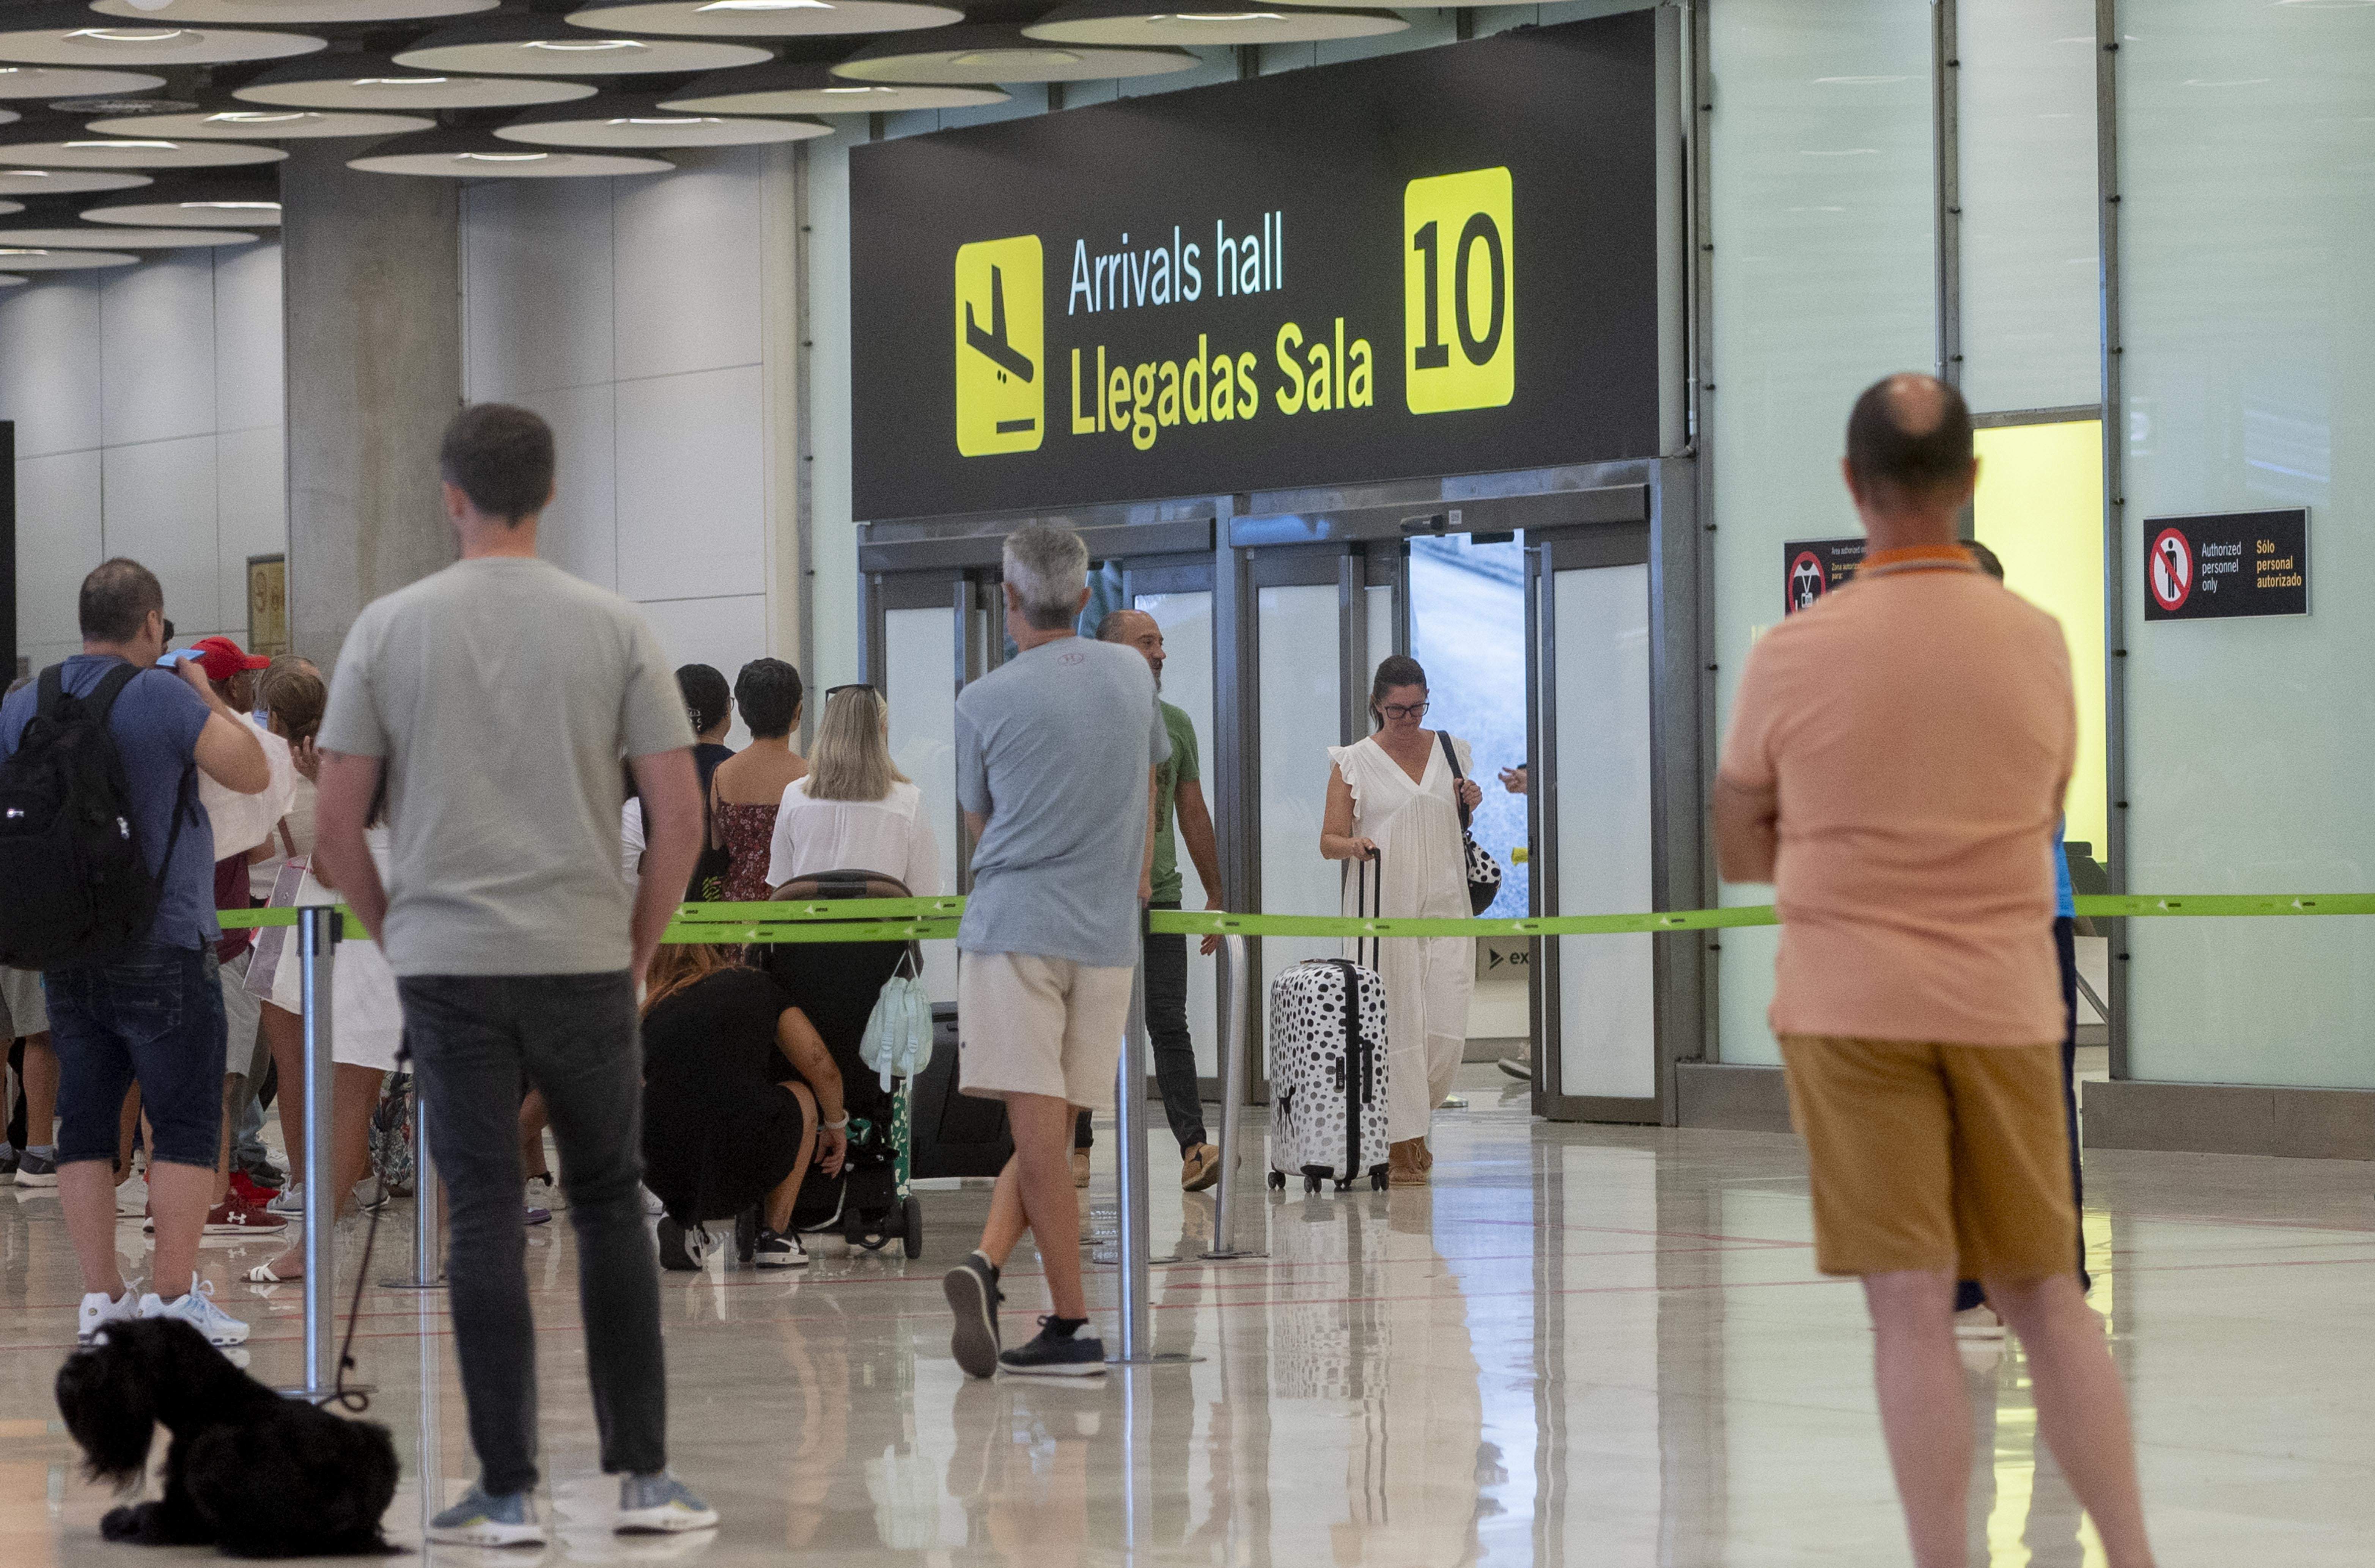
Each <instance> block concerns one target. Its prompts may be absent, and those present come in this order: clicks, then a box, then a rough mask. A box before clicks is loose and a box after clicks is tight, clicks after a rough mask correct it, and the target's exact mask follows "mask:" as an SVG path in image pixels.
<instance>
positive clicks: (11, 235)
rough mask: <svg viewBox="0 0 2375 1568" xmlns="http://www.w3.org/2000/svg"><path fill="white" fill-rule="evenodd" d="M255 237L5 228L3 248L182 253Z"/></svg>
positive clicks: (0, 233) (216, 232)
mask: <svg viewBox="0 0 2375 1568" xmlns="http://www.w3.org/2000/svg"><path fill="white" fill-rule="evenodd" d="M254 243H255V236H254V235H253V234H247V233H242V232H240V231H238V230H230V229H96V228H93V229H6V228H0V245H31V246H34V247H36V248H39V249H51V248H55V247H64V248H65V249H68V250H80V249H84V248H86V247H89V246H96V245H104V246H107V247H109V248H110V249H112V250H119V251H180V250H189V249H194V248H199V247H206V246H214V245H253V244H254Z"/></svg>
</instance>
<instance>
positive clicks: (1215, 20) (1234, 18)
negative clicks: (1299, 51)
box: [1022, 0, 1410, 45]
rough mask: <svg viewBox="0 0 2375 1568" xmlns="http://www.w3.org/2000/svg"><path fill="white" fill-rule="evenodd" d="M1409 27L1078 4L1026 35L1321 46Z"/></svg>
mask: <svg viewBox="0 0 2375 1568" xmlns="http://www.w3.org/2000/svg"><path fill="white" fill-rule="evenodd" d="M1175 4H1176V0H1175ZM1409 26H1410V23H1408V22H1406V21H1404V20H1402V18H1400V17H1398V16H1396V15H1394V14H1393V13H1392V12H1391V11H1329V10H1318V9H1313V8H1307V7H1304V6H1267V5H1255V6H1247V5H1235V6H1232V5H1226V4H1223V5H1212V4H1209V3H1208V4H1205V5H1201V6H1199V5H1194V4H1190V5H1189V6H1187V7H1185V8H1183V9H1180V10H1176V11H1164V10H1161V9H1158V8H1157V7H1155V6H1150V5H1148V4H1147V3H1146V0H1072V3H1071V4H1069V5H1064V6H1058V7H1056V9H1054V10H1052V11H1050V12H1048V13H1047V14H1046V16H1044V17H1042V18H1039V19H1038V20H1037V21H1035V22H1033V23H1032V24H1031V25H1030V26H1028V27H1026V28H1024V29H1022V33H1023V36H1024V37H1026V38H1035V39H1039V40H1042V41H1046V42H1049V43H1094V44H1117V45H1132V44H1174V45H1193V44H1199V43H1222V44H1238V43H1315V42H1319V41H1325V40H1328V39H1336V38H1374V37H1376V36H1377V35H1378V34H1380V33H1388V32H1401V31H1403V30H1404V29H1407V28H1409Z"/></svg>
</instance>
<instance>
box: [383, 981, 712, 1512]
mask: <svg viewBox="0 0 2375 1568" xmlns="http://www.w3.org/2000/svg"><path fill="white" fill-rule="evenodd" d="M396 992H397V995H398V996H401V997H402V998H403V1001H404V1030H405V1041H406V1043H407V1044H408V1045H409V1046H410V1047H411V1050H412V1056H413V1061H414V1063H415V1065H416V1067H417V1068H418V1071H419V1085H420V1108H421V1113H422V1114H424V1115H426V1116H427V1117H428V1118H429V1144H430V1148H431V1149H434V1150H435V1151H436V1152H435V1156H434V1158H435V1160H436V1162H437V1170H438V1173H439V1174H441V1175H443V1177H444V1178H445V1190H446V1195H447V1199H448V1202H449V1203H450V1205H451V1208H452V1212H453V1221H452V1226H451V1230H450V1234H449V1239H448V1244H447V1251H446V1264H445V1272H446V1278H447V1279H448V1280H449V1281H450V1285H449V1288H448V1292H447V1293H448V1300H449V1304H450V1306H451V1308H452V1311H453V1315H454V1344H455V1350H456V1351H457V1352H458V1353H459V1356H460V1358H461V1362H462V1397H463V1400H464V1402H465V1403H466V1404H467V1406H468V1408H469V1417H470V1444H471V1446H472V1447H473V1448H474V1449H476V1450H477V1452H478V1456H479V1471H480V1480H479V1484H480V1485H482V1486H483V1487H484V1488H485V1489H486V1490H487V1491H488V1492H489V1493H490V1494H491V1495H494V1496H497V1497H503V1496H508V1495H510V1494H512V1493H514V1492H519V1491H527V1490H528V1489H529V1488H530V1487H533V1486H534V1485H536V1481H537V1465H536V1449H537V1443H536V1325H535V1322H534V1321H533V1319H532V1318H531V1317H530V1315H529V1312H528V1294H527V1273H526V1265H527V1232H526V1223H525V1220H524V1219H523V1215H522V1208H521V1205H522V1200H523V1197H524V1186H525V1181H526V1178H525V1177H524V1176H523V1174H522V1173H521V1171H520V1152H519V1107H520V1095H521V1091H520V1085H521V1080H522V1078H523V1076H525V1078H526V1081H527V1082H528V1083H530V1084H533V1085H534V1086H535V1087H536V1088H538V1089H540V1090H542V1091H544V1103H545V1107H546V1109H547V1110H548V1111H549V1112H550V1114H551V1117H552V1124H551V1125H552V1134H553V1138H554V1139H555V1141H556V1142H558V1143H559V1144H560V1146H561V1185H562V1187H564V1188H565V1189H566V1190H567V1191H568V1194H569V1220H570V1224H571V1225H572V1227H573V1228H574V1229H575V1231H576V1232H577V1302H578V1308H579V1311H580V1313H581V1315H583V1317H584V1319H585V1373H584V1376H585V1380H586V1382H587V1383H588V1384H590V1385H592V1391H593V1395H594V1421H595V1424H596V1426H597V1428H598V1429H599V1432H600V1433H601V1443H602V1468H603V1469H604V1470H605V1471H608V1472H609V1473H611V1474H617V1473H619V1472H620V1471H629V1472H632V1473H634V1474H637V1475H647V1474H649V1473H651V1472H652V1471H655V1470H660V1469H665V1468H667V1466H668V1378H667V1373H666V1368H665V1366H664V1365H663V1363H662V1360H661V1352H660V1288H659V1262H658V1259H657V1258H656V1256H654V1255H653V1251H652V1236H651V1232H650V1231H649V1230H647V1229H645V1227H644V1200H643V1192H642V1184H643V1153H642V1150H643V1133H642V1127H643V1087H644V1068H643V1048H642V1040H641V1032H640V1028H639V1025H638V1022H637V1020H636V1016H635V986H634V982H632V980H630V979H629V978H628V977H627V973H626V971H624V970H620V971H617V972H616V973H608V974H533V975H470V974H435V975H408V976H404V977H402V978H399V979H398V981H397V982H396Z"/></svg>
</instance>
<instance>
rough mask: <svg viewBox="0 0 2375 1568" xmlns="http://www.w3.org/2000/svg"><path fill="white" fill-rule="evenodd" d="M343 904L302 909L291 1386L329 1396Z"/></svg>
mask: <svg viewBox="0 0 2375 1568" xmlns="http://www.w3.org/2000/svg"><path fill="white" fill-rule="evenodd" d="M338 919H339V916H338V911H337V907H336V906H335V905H330V904H308V905H306V906H305V907H304V908H302V909H301V910H299V911H298V912H297V953H298V979H299V986H300V996H301V1002H300V1004H299V1005H300V1006H301V1008H303V1020H304V1032H305V1083H304V1089H303V1092H304V1095H305V1134H306V1137H305V1214H304V1223H305V1382H304V1385H302V1386H301V1387H297V1388H291V1389H288V1390H285V1392H287V1393H289V1395H291V1396H293V1397H298V1398H301V1399H313V1400H316V1401H319V1400H322V1399H326V1398H328V1397H330V1395H331V1394H332V1392H333V1391H335V1390H336V1388H337V1382H338V1368H337V1353H338V1352H337V1333H336V1332H335V1330H336V1329H337V1323H336V1321H335V1320H334V1315H333V1312H332V1308H331V1305H330V1301H331V1296H332V1292H333V1290H334V1288H335V1285H336V1281H335V1280H334V1279H332V1278H331V1275H332V1271H333V1269H334V1267H335V1266H336V1259H337V1246H336V1244H335V1243H336V1241H337V1237H336V1235H335V1233H334V1229H333V1228H334V1227H335V1226H336V1224H337V1214H338V1195H337V1193H335V1192H333V1191H331V1190H330V1189H331V1187H332V1186H333V1185H335V1182H336V1178H335V1177H333V1176H332V1175H331V1174H330V1171H331V1167H332V1165H333V1163H334V1160H333V1154H334V1150H333V1149H332V1142H333V1139H332V1137H331V1131H330V1124H331V1094H330V1085H331V1080H332V1078H333V1076H334V1075H335V1072H336V1067H335V1064H334V1063H333V1061H332V1059H331V1055H330V1032H331V1031H330V988H331V987H330V979H331V973H332V970H333V969H334V968H335V966H336V961H337V946H338Z"/></svg>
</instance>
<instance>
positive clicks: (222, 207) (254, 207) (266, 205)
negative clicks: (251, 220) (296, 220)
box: [173, 202, 280, 212]
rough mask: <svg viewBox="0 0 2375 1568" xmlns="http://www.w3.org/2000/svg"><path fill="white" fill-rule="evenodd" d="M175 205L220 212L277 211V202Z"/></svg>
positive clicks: (189, 203) (190, 203)
mask: <svg viewBox="0 0 2375 1568" xmlns="http://www.w3.org/2000/svg"><path fill="white" fill-rule="evenodd" d="M173 205H174V206H179V207H183V208H188V209H195V208H198V207H208V208H212V209H215V210H218V211H221V212H278V211H279V210H280V204H279V203H278V202H176V203H174V204H173Z"/></svg>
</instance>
